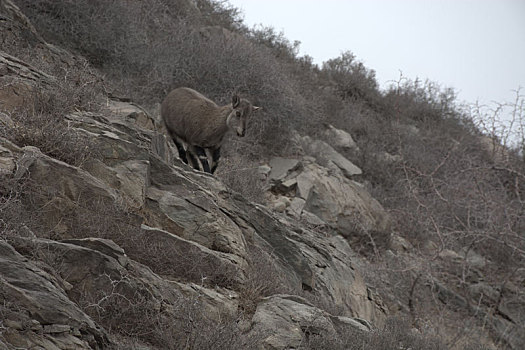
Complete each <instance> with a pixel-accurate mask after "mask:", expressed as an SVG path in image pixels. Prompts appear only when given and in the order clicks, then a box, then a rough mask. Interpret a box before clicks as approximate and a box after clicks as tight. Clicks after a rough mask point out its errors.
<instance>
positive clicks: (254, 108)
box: [253, 106, 262, 112]
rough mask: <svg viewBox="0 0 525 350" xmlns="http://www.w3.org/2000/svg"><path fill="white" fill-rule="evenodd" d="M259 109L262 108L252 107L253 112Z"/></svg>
mask: <svg viewBox="0 0 525 350" xmlns="http://www.w3.org/2000/svg"><path fill="white" fill-rule="evenodd" d="M259 109H262V107H257V106H253V111H254V112H255V111H258V110H259Z"/></svg>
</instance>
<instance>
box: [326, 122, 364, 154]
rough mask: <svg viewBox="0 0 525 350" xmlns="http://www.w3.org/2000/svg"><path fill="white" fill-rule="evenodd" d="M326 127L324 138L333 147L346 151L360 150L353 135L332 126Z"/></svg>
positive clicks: (327, 125)
mask: <svg viewBox="0 0 525 350" xmlns="http://www.w3.org/2000/svg"><path fill="white" fill-rule="evenodd" d="M324 127H325V130H324V131H323V136H324V138H325V140H328V142H329V143H330V144H331V145H332V146H334V147H337V148H338V149H342V150H345V151H358V150H359V147H358V146H357V144H356V143H355V141H354V139H353V138H352V135H350V134H349V133H347V132H346V131H344V130H341V129H337V128H335V127H334V126H332V125H330V124H325V125H324Z"/></svg>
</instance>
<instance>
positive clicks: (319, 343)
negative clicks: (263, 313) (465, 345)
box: [301, 318, 448, 350]
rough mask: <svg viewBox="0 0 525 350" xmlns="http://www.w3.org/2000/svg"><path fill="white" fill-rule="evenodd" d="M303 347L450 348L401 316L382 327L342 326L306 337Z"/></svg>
mask: <svg viewBox="0 0 525 350" xmlns="http://www.w3.org/2000/svg"><path fill="white" fill-rule="evenodd" d="M301 349H305V350H306V349H312V350H313V349H316V350H339V349H341V350H343V349H344V350H383V349H412V350H446V349H448V347H447V346H446V345H445V344H443V343H442V342H441V341H440V340H439V339H437V338H435V337H433V336H431V335H425V334H421V333H419V332H418V331H416V330H414V329H410V327H409V323H408V322H407V321H406V320H404V319H401V318H389V319H388V320H387V322H386V324H385V326H384V327H383V329H380V330H374V331H372V332H369V333H368V332H362V331H359V330H349V329H348V328H345V329H338V334H337V336H334V335H328V334H321V335H311V336H309V337H308V339H305V341H304V345H303V346H302V347H301Z"/></svg>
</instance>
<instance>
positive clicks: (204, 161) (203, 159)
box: [193, 146, 211, 174]
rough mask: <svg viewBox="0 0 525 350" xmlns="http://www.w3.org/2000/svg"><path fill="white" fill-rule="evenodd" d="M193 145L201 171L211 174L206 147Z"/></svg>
mask: <svg viewBox="0 0 525 350" xmlns="http://www.w3.org/2000/svg"><path fill="white" fill-rule="evenodd" d="M193 147H194V149H195V153H196V154H197V156H198V157H199V161H200V163H201V166H202V171H204V172H206V173H210V174H211V171H210V164H209V163H208V157H207V154H206V150H207V149H206V148H202V147H199V146H193Z"/></svg>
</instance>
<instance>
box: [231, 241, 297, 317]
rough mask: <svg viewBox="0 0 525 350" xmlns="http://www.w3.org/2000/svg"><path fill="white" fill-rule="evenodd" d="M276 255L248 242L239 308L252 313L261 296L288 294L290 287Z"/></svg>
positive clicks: (246, 312) (245, 312) (249, 313)
mask: <svg viewBox="0 0 525 350" xmlns="http://www.w3.org/2000/svg"><path fill="white" fill-rule="evenodd" d="M277 259H278V258H277V257H275V256H272V254H271V253H269V252H267V251H266V250H265V249H264V248H262V247H260V246H257V245H256V244H253V243H249V244H248V259H247V260H248V268H247V271H246V272H245V275H246V277H245V280H244V281H243V284H242V286H241V287H240V291H239V299H240V300H239V304H240V306H239V307H240V309H241V310H242V311H243V313H244V314H246V315H248V316H250V315H252V314H253V313H254V312H255V310H256V308H257V304H258V303H259V301H260V300H261V298H264V297H267V296H270V295H274V294H288V293H291V292H292V287H291V286H290V285H289V283H287V280H286V276H285V275H284V273H283V272H282V271H281V270H280V269H279V267H278V266H277V265H276V261H277Z"/></svg>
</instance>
